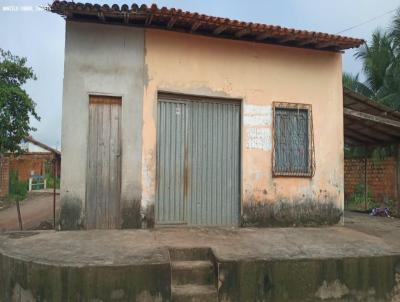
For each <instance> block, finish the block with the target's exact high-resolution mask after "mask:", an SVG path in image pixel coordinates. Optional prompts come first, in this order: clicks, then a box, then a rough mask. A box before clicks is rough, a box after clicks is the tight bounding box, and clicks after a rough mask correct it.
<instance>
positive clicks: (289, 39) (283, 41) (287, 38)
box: [278, 36, 295, 43]
mask: <svg viewBox="0 0 400 302" xmlns="http://www.w3.org/2000/svg"><path fill="white" fill-rule="evenodd" d="M294 40H295V37H293V36H288V37H282V38H279V39H278V42H279V43H286V42H289V41H294Z"/></svg>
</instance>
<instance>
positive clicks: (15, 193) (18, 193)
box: [0, 171, 28, 209]
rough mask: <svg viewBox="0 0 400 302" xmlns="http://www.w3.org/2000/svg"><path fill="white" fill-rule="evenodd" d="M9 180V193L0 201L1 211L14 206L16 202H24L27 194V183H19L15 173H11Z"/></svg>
mask: <svg viewBox="0 0 400 302" xmlns="http://www.w3.org/2000/svg"><path fill="white" fill-rule="evenodd" d="M9 179H10V180H9V181H10V186H9V193H8V196H7V197H5V198H3V199H2V200H0V208H1V209H5V208H8V207H10V206H12V205H14V204H15V202H16V201H22V200H24V199H25V198H26V196H27V194H28V182H27V181H19V180H18V174H17V172H15V171H11V172H10V178H9Z"/></svg>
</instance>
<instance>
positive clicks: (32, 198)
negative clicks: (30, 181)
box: [0, 192, 60, 232]
mask: <svg viewBox="0 0 400 302" xmlns="http://www.w3.org/2000/svg"><path fill="white" fill-rule="evenodd" d="M59 200H60V195H59V194H57V195H56V209H58V207H59ZM21 216H22V225H23V228H24V230H30V229H33V228H36V227H37V226H38V225H39V224H40V223H41V222H42V221H46V220H51V219H52V218H53V194H52V193H50V192H40V193H39V192H32V193H29V194H28V197H27V198H26V199H25V200H24V201H23V202H22V203H21ZM12 230H19V224H18V217H17V208H16V206H12V207H9V208H7V209H4V210H1V211H0V232H2V231H3V232H4V231H12Z"/></svg>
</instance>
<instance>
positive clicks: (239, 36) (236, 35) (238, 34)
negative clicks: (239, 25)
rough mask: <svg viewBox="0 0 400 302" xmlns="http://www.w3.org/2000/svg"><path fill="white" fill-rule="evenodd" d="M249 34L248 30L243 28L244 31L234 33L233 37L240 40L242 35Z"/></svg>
mask: <svg viewBox="0 0 400 302" xmlns="http://www.w3.org/2000/svg"><path fill="white" fill-rule="evenodd" d="M250 32H251V30H250V29H248V28H244V29H241V30H239V31H237V32H236V33H235V37H236V38H241V37H243V36H244V35H247V34H249V33H250Z"/></svg>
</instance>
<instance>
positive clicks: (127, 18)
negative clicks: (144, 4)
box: [124, 13, 129, 24]
mask: <svg viewBox="0 0 400 302" xmlns="http://www.w3.org/2000/svg"><path fill="white" fill-rule="evenodd" d="M124 23H125V24H129V13H124Z"/></svg>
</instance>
